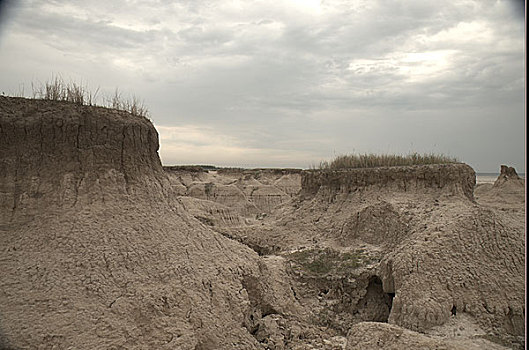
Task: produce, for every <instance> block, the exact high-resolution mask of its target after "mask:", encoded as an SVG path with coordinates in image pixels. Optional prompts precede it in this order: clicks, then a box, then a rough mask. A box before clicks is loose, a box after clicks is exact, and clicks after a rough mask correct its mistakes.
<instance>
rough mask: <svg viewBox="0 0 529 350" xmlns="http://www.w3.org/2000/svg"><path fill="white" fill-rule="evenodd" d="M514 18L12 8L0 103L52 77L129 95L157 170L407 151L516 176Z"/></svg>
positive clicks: (96, 4) (56, 5) (390, 9)
mask: <svg viewBox="0 0 529 350" xmlns="http://www.w3.org/2000/svg"><path fill="white" fill-rule="evenodd" d="M517 3H518V2H514V1H507V0H504V1H470V0H460V1H453V0H446V1H436V2H424V1H415V0H413V1H412V0H410V1H406V2H400V1H390V0H379V1H363V0H337V1H325V0H321V1H320V0H281V1H280V0H276V1H235V0H233V1H228V0H217V1H191V0H188V1H185V0H182V1H163V0H158V1H100V0H90V1H77V0H74V1H72V0H70V1H65V0H56V1H40V0H33V1H30V0H27V1H20V2H17V5H16V6H11V7H10V8H8V11H7V13H8V16H4V23H3V25H2V26H0V30H2V32H1V33H0V70H1V72H2V73H1V74H2V81H0V88H1V89H2V90H3V91H7V92H13V90H16V89H19V90H20V86H21V85H20V84H25V85H24V86H29V85H30V82H31V81H34V80H46V79H48V78H49V77H50V75H51V74H52V73H61V74H62V75H63V76H65V77H68V78H72V79H74V80H77V81H80V80H82V81H83V82H87V83H88V84H90V85H92V86H94V87H98V86H99V87H101V89H102V90H104V91H110V92H111V91H113V89H114V88H115V87H116V86H117V87H119V88H120V89H121V90H124V91H130V92H133V93H135V94H137V95H139V96H142V97H143V98H144V99H145V101H146V103H147V105H148V106H149V107H150V110H151V114H152V118H153V120H154V122H155V123H156V125H157V126H158V129H159V132H160V134H161V144H162V148H161V156H162V159H163V161H164V162H165V163H167V164H177V163H180V164H182V163H209V164H216V165H234V166H282V167H283V166H292V167H307V166H309V165H310V164H311V163H317V162H319V161H320V160H322V159H326V158H329V157H332V156H333V155H334V154H341V153H348V152H352V151H356V152H396V153H407V152H410V151H418V152H439V153H447V154H450V155H453V156H458V157H459V158H461V159H462V160H463V161H465V162H467V163H469V164H471V165H472V166H474V167H475V168H476V170H478V171H496V170H497V169H498V168H499V165H500V164H501V163H508V164H512V165H514V166H516V167H517V168H518V169H519V171H522V172H523V171H525V170H524V169H525V165H524V149H525V147H524V137H525V135H524V130H525V128H524V123H525V119H524V115H525V113H524V106H525V100H524V85H525V66H524V42H525V39H524V20H523V16H520V14H519V7H517V6H516V5H517ZM15 92H16V91H15Z"/></svg>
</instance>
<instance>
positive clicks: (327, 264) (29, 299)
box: [0, 97, 525, 350]
mask: <svg viewBox="0 0 529 350" xmlns="http://www.w3.org/2000/svg"><path fill="white" fill-rule="evenodd" d="M157 149H158V138H157V133H156V130H155V129H154V127H153V126H152V124H151V123H150V122H149V121H147V120H145V119H143V118H136V117H133V116H131V115H128V114H126V113H122V112H117V111H113V110H108V109H104V108H96V107H86V106H85V107H81V106H76V105H72V104H68V103H59V102H50V101H35V100H26V99H18V98H6V97H0V215H1V216H0V271H1V274H0V348H12V349H34V348H43V349H47V348H50V349H51V348H54V349H67V348H75V349H197V350H198V349H300V350H301V349H494V350H497V349H504V348H515V349H521V348H523V344H524V341H525V339H524V331H525V317H524V316H525V301H524V288H525V281H524V257H525V255H524V254H525V237H524V234H525V221H524V220H525V195H524V194H525V193H524V191H525V183H524V182H523V180H520V179H517V178H516V177H514V175H513V173H512V171H510V170H509V169H507V168H506V169H503V168H502V174H503V175H505V176H500V178H499V179H498V181H496V183H495V184H494V185H489V184H484V185H479V186H477V187H475V174H474V171H473V170H472V169H471V168H470V167H468V166H466V165H464V164H456V165H431V166H422V167H402V168H377V169H360V170H352V171H338V172H318V171H300V170H295V169H282V170H280V169H256V170H243V169H207V170H204V169H202V168H200V167H187V168H182V167H165V168H162V166H161V164H160V160H159V157H158V155H157Z"/></svg>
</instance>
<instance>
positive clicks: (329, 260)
mask: <svg viewBox="0 0 529 350" xmlns="http://www.w3.org/2000/svg"><path fill="white" fill-rule="evenodd" d="M287 258H288V259H289V260H290V261H292V262H293V263H295V264H296V265H298V266H299V267H300V268H301V269H302V270H304V271H305V272H307V273H310V274H314V275H326V274H328V273H331V272H332V273H336V274H348V273H350V272H351V271H352V270H354V269H356V268H358V267H360V266H362V265H363V264H364V263H366V257H365V256H364V252H363V250H360V249H359V250H355V251H353V252H345V253H341V252H339V251H336V250H334V249H331V248H313V249H305V250H300V251H297V252H294V253H291V254H289V255H287Z"/></svg>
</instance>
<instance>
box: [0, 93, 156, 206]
mask: <svg viewBox="0 0 529 350" xmlns="http://www.w3.org/2000/svg"><path fill="white" fill-rule="evenodd" d="M0 99H1V100H0V115H1V116H2V118H0V180H1V181H0V212H1V213H2V215H4V216H11V215H13V214H14V212H15V211H20V210H23V211H26V212H28V213H29V212H35V211H38V210H40V209H45V208H48V207H49V206H50V205H59V206H62V205H72V204H73V203H75V202H76V201H77V198H78V197H79V195H80V194H81V195H83V194H86V195H89V197H90V198H91V199H90V200H98V199H102V198H103V193H102V192H104V193H105V194H106V195H107V197H108V196H113V195H119V193H126V192H127V191H129V190H131V191H134V190H136V191H137V190H139V191H141V189H142V188H143V187H142V186H136V187H134V188H132V189H131V188H130V184H131V183H135V182H145V181H144V179H145V178H146V177H152V179H155V178H156V177H159V176H158V175H159V174H160V173H161V172H162V167H161V163H160V160H159V157H158V154H157V151H158V133H157V132H156V129H155V128H154V127H153V125H152V124H151V123H150V122H149V121H148V120H147V119H145V118H143V117H136V116H133V115H131V114H129V113H126V112H122V111H117V110H111V109H107V108H102V107H90V106H79V105H75V104H71V103H63V102H57V101H44V100H29V99H22V98H8V97H0ZM102 187H106V188H105V190H104V191H103V190H102Z"/></svg>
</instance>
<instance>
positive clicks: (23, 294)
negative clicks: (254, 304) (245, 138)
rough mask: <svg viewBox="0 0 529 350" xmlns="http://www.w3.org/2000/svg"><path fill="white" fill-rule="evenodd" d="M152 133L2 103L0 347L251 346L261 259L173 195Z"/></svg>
mask: <svg viewBox="0 0 529 350" xmlns="http://www.w3.org/2000/svg"><path fill="white" fill-rule="evenodd" d="M157 150H158V139H157V133H156V130H155V129H154V128H153V126H152V124H151V123H150V122H149V121H148V120H145V119H143V118H137V117H134V116H132V115H129V114H127V113H124V112H118V111H115V110H109V109H105V108H96V107H87V106H77V105H73V104H69V103H60V102H53V101H39V100H26V99H18V98H6V97H0V160H1V163H0V166H1V168H0V184H1V188H0V194H1V198H0V201H1V202H0V203H1V206H0V210H1V212H0V213H1V226H0V246H1V247H2V252H1V258H0V270H1V271H2V274H1V275H0V291H1V292H0V344H1V345H2V346H3V347H12V348H52V347H53V348H55V347H57V348H69V347H72V348H78V349H81V348H86V349H93V348H127V349H140V348H141V349H144V348H162V347H167V348H178V349H213V348H215V349H217V348H219V349H220V348H226V349H235V348H240V349H252V348H259V343H258V342H257V341H256V339H255V338H254V337H253V336H252V335H251V334H250V333H249V330H248V328H246V327H245V325H248V324H249V323H250V319H249V317H250V315H251V313H252V308H251V303H250V299H249V292H248V291H247V290H246V289H245V286H244V281H245V279H247V278H255V279H259V278H260V277H259V276H260V275H259V265H258V256H257V254H255V253H254V252H253V251H252V250H250V249H249V248H247V247H245V246H243V245H241V244H239V243H237V242H235V241H232V240H229V239H226V238H225V237H223V236H221V235H219V234H217V233H215V232H213V231H210V230H209V229H207V227H206V226H205V225H203V224H202V223H200V222H199V221H198V220H196V219H195V218H193V217H192V216H190V215H189V214H188V213H187V212H186V211H185V210H184V209H183V207H182V205H181V204H180V203H179V202H178V201H176V200H172V199H171V198H169V197H168V196H167V195H166V194H167V193H170V192H171V189H172V187H171V186H170V181H169V179H168V178H167V176H166V174H165V172H164V171H163V169H162V167H161V164H160V161H159V158H158V155H157Z"/></svg>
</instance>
